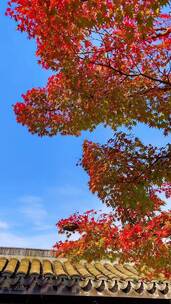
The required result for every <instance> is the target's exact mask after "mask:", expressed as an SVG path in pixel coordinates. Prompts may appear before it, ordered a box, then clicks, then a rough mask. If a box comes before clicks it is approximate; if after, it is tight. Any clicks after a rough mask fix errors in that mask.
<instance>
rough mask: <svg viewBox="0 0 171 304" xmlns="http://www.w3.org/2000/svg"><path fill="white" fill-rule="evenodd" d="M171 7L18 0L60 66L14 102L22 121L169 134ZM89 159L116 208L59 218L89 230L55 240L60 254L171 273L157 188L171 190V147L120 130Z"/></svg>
mask: <svg viewBox="0 0 171 304" xmlns="http://www.w3.org/2000/svg"><path fill="white" fill-rule="evenodd" d="M166 5H167V8H168V13H163V7H164V6H166ZM170 7H171V3H170V1H168V0H153V1H151V0H147V1H142V0H133V1H130V0H118V1H112V0H89V1H80V0H10V1H9V3H8V8H7V12H6V13H7V15H8V16H10V17H12V18H13V19H14V20H15V21H16V22H17V25H18V29H19V30H20V31H24V32H27V33H28V37H29V38H34V39H35V40H36V44H37V52H36V56H37V57H38V60H39V63H40V64H41V65H42V66H43V67H44V68H46V69H50V70H52V71H53V72H54V75H53V76H51V77H50V78H49V80H48V83H47V86H46V87H45V88H37V89H32V90H29V91H28V92H27V93H26V94H25V95H23V101H22V102H21V103H19V102H18V103H17V104H16V105H15V106H14V111H15V113H16V116H17V121H18V122H19V123H21V124H23V125H25V126H27V127H28V129H29V131H30V132H32V133H37V134H38V135H40V136H43V135H49V136H53V135H55V134H57V133H60V134H64V135H65V134H70V135H76V136H78V135H80V133H81V131H83V130H90V131H92V130H93V129H94V128H95V127H96V126H97V125H99V124H103V125H104V126H110V127H111V128H112V129H113V130H114V131H116V130H117V128H118V127H120V126H125V127H129V128H130V129H131V127H132V126H134V125H136V124H137V123H144V124H146V125H148V126H149V127H155V128H158V129H161V130H162V131H163V133H164V134H165V135H167V134H168V133H169V132H170V131H171V123H170V113H171V95H170V91H171V69H170V58H171V14H170V11H169V10H170ZM81 164H82V166H83V167H84V169H85V170H86V171H87V173H88V174H89V176H90V182H89V186H90V190H91V191H92V192H93V193H94V192H96V193H97V194H98V196H99V198H100V199H101V200H102V201H103V202H104V203H106V204H107V205H108V206H112V207H113V208H114V211H113V213H112V214H110V215H102V216H101V217H100V218H98V219H97V218H96V216H95V213H94V212H93V213H92V214H91V213H90V214H84V215H77V214H76V215H74V216H72V217H70V218H69V219H67V220H62V221H60V222H59V223H58V227H59V229H60V232H64V231H66V230H68V231H70V233H71V234H72V232H73V231H74V230H76V231H77V232H78V233H80V235H81V237H80V239H79V240H76V241H67V242H64V243H58V244H56V245H55V248H56V250H57V255H66V256H67V255H69V256H71V257H75V256H77V257H78V258H87V259H91V258H94V259H100V258H102V257H107V258H110V259H114V257H115V258H116V257H117V258H120V259H121V260H131V261H134V262H135V263H137V265H139V266H141V264H142V263H144V264H146V265H147V266H148V267H149V266H150V267H153V268H156V269H158V271H160V272H161V273H163V274H165V275H166V276H169V275H170V260H169V255H170V250H171V249H170V241H169V237H170V234H171V231H170V212H169V211H168V212H162V213H160V211H161V210H160V208H161V207H162V206H163V205H164V202H163V201H162V200H161V199H160V198H159V197H158V196H157V195H158V194H160V192H163V191H164V192H165V194H166V197H167V198H169V197H170V194H171V186H170V185H171V149H170V146H169V145H167V146H166V147H165V148H161V149H158V148H156V147H152V146H151V145H149V146H145V145H143V143H142V142H141V141H140V140H139V139H137V138H135V139H133V138H130V137H127V136H126V135H125V134H124V133H116V134H115V136H114V138H113V139H111V140H110V141H109V142H108V144H107V145H99V144H95V143H92V142H88V141H85V143H84V146H83V159H82V161H81ZM117 220H119V222H120V225H121V226H120V227H118V225H117V222H116V221H117Z"/></svg>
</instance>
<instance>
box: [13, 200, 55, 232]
mask: <svg viewBox="0 0 171 304" xmlns="http://www.w3.org/2000/svg"><path fill="white" fill-rule="evenodd" d="M19 201H20V203H21V204H22V206H21V208H20V210H19V211H20V212H21V213H22V215H24V217H25V218H27V219H28V220H29V221H31V223H32V225H34V226H35V228H36V229H37V230H47V229H49V228H52V227H53V226H52V225H48V224H47V220H48V212H47V210H46V209H45V207H44V204H43V200H42V198H41V197H39V196H30V195H29V196H24V197H22V198H20V199H19Z"/></svg>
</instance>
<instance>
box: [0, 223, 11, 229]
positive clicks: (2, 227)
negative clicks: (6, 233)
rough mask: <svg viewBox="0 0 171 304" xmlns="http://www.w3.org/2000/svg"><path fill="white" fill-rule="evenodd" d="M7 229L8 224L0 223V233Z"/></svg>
mask: <svg viewBox="0 0 171 304" xmlns="http://www.w3.org/2000/svg"><path fill="white" fill-rule="evenodd" d="M8 228H9V224H8V223H7V222H5V221H0V231H1V230H6V229H8Z"/></svg>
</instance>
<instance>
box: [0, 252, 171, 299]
mask: <svg viewBox="0 0 171 304" xmlns="http://www.w3.org/2000/svg"><path fill="white" fill-rule="evenodd" d="M20 292H21V293H25V294H51V295H73V296H74V295H77V296H78V295H80V296H96V297H97V296H103V297H104V296H107V297H137V298H163V299H171V282H170V281H167V280H165V279H164V278H162V277H161V278H160V279H153V280H151V281H147V280H145V279H144V274H143V273H141V274H140V273H138V271H137V270H136V269H135V268H134V267H133V266H132V265H128V264H125V265H120V264H112V263H110V262H107V261H101V262H94V263H87V262H85V261H82V262H80V263H75V264H74V263H70V262H69V261H68V260H65V259H55V258H54V257H52V255H51V252H50V251H48V250H33V249H22V248H21V249H16V248H0V294H3V293H10V294H11V293H13V294H15V293H20Z"/></svg>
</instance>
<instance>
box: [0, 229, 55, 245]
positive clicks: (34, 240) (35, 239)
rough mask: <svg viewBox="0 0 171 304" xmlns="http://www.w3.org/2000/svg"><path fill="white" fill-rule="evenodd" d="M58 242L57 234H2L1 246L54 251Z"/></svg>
mask: <svg viewBox="0 0 171 304" xmlns="http://www.w3.org/2000/svg"><path fill="white" fill-rule="evenodd" d="M56 241H57V234H56V233H49V234H37V235H34V236H23V235H19V234H15V233H10V232H0V246H4V247H23V248H38V249H52V247H53V245H54V244H55V242H56Z"/></svg>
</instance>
